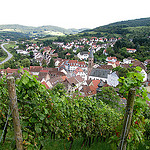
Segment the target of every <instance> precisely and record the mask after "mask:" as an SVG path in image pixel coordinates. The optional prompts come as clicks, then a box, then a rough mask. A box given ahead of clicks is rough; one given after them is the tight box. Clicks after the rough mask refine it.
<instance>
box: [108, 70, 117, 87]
mask: <svg viewBox="0 0 150 150" xmlns="http://www.w3.org/2000/svg"><path fill="white" fill-rule="evenodd" d="M118 79H119V77H118V76H117V74H116V72H113V73H111V74H108V79H107V84H108V85H110V86H113V87H116V86H117V85H118V84H119V81H118Z"/></svg>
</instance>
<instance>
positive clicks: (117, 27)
mask: <svg viewBox="0 0 150 150" xmlns="http://www.w3.org/2000/svg"><path fill="white" fill-rule="evenodd" d="M149 31H150V17H149V18H141V19H134V20H127V21H120V22H115V23H111V24H108V25H104V26H100V27H97V28H94V29H91V30H85V31H83V32H82V33H84V34H85V35H87V34H88V35H96V36H107V37H108V38H109V37H112V36H113V37H120V36H129V37H133V36H135V35H136V36H137V35H139V34H140V36H141V35H144V36H150V32H149ZM145 33H146V34H145Z"/></svg>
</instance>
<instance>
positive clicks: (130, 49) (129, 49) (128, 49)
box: [127, 48, 136, 51]
mask: <svg viewBox="0 0 150 150" xmlns="http://www.w3.org/2000/svg"><path fill="white" fill-rule="evenodd" d="M127 51H136V49H132V48H127Z"/></svg>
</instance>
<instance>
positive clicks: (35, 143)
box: [0, 68, 150, 150]
mask: <svg viewBox="0 0 150 150" xmlns="http://www.w3.org/2000/svg"><path fill="white" fill-rule="evenodd" d="M139 71H140V68H136V71H135V72H129V73H128V74H127V77H126V78H124V77H121V78H120V79H119V82H120V86H119V87H118V88H119V93H120V95H123V97H125V98H128V92H129V90H130V89H131V88H135V89H136V98H135V104H134V110H133V117H132V122H131V128H130V132H129V135H128V138H127V149H138V147H139V145H142V146H143V147H144V148H145V149H149V148H150V145H149V144H146V143H147V141H148V140H149V139H150V127H149V123H150V116H149V113H150V110H149V107H148V105H147V104H146V100H147V93H146V90H145V89H144V87H142V84H143V83H142V81H143V76H142V74H140V73H139ZM15 84H16V94H17V102H18V111H19V116H20V123H21V130H22V135H23V146H24V149H27V150H30V149H31V150H32V149H37V150H39V149H46V147H45V142H49V143H52V142H54V141H59V140H61V141H62V140H64V141H65V142H66V143H68V145H69V146H68V148H66V147H65V146H64V147H63V149H66V150H68V149H73V144H74V143H75V141H76V140H79V139H81V142H80V145H79V147H80V148H81V149H82V148H85V147H88V148H89V147H90V146H91V145H92V144H93V143H95V142H96V143H100V142H105V145H107V144H108V145H110V149H114V150H115V149H117V147H118V145H119V142H120V136H121V132H122V124H123V120H124V113H125V107H123V106H121V105H119V106H118V105H116V106H115V105H112V101H111V103H109V102H107V103H106V101H105V99H104V100H103V101H102V99H101V97H102V96H103V97H104V95H102V94H99V95H97V96H95V97H82V95H80V93H78V92H77V93H74V94H72V95H68V94H67V93H65V90H64V87H63V85H61V84H58V85H57V86H56V87H55V88H53V89H52V90H46V88H45V86H44V85H42V84H40V82H39V81H37V79H36V76H31V75H30V74H29V73H28V72H27V71H24V72H23V73H22V70H20V79H16V82H15ZM141 87H142V88H141ZM113 92H115V91H113ZM114 95H116V93H114V94H112V99H113V96H114ZM106 98H108V97H106ZM107 101H108V100H107ZM13 128H14V127H13V122H12V117H11V111H10V99H9V93H8V84H7V77H6V76H3V77H2V78H1V79H0V136H1V135H3V136H1V137H0V148H1V149H5V145H7V144H8V143H13V142H14V139H13V138H12V137H11V136H14V135H13V130H14V129H13ZM10 137H11V138H10ZM97 145H98V144H97ZM8 149H15V146H14V145H13V144H10V147H9V148H8ZM47 149H49V148H47ZM99 149H100V148H99Z"/></svg>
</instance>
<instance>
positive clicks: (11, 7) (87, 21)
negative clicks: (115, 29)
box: [0, 0, 150, 28]
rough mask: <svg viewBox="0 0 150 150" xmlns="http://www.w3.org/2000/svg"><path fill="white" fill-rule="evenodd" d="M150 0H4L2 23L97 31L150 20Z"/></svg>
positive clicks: (1, 11)
mask: <svg viewBox="0 0 150 150" xmlns="http://www.w3.org/2000/svg"><path fill="white" fill-rule="evenodd" d="M149 4H150V1H149V0H3V1H1V2H0V24H20V25H27V26H42V25H54V26H59V27H63V28H95V27H98V26H102V25H106V24H109V23H113V22H116V21H123V20H130V19H138V18H146V17H150V5H149Z"/></svg>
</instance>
